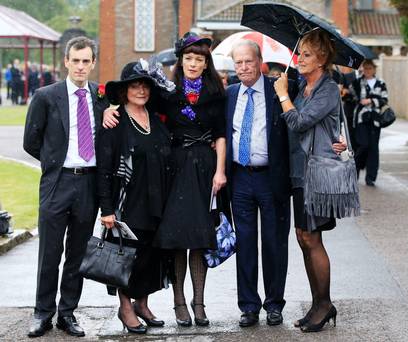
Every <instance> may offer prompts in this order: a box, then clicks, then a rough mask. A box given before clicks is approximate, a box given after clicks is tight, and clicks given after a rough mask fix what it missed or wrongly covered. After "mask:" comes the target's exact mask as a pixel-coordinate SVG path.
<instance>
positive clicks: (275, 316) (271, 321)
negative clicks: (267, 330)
mask: <svg viewBox="0 0 408 342" xmlns="http://www.w3.org/2000/svg"><path fill="white" fill-rule="evenodd" d="M282 322H283V317H282V313H281V312H280V311H279V310H271V311H268V313H267V315H266V323H267V324H268V325H279V324H282Z"/></svg>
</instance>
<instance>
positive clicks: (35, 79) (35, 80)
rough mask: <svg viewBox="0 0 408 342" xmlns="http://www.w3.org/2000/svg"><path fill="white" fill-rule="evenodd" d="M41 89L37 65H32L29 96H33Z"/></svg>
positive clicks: (29, 76)
mask: <svg viewBox="0 0 408 342" xmlns="http://www.w3.org/2000/svg"><path fill="white" fill-rule="evenodd" d="M39 87H40V75H39V73H38V67H37V65H36V64H34V63H33V64H31V66H30V71H29V74H28V95H29V96H33V95H34V92H35V91H36V90H37V89H38V88H39Z"/></svg>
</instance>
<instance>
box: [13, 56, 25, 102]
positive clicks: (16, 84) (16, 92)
mask: <svg viewBox="0 0 408 342" xmlns="http://www.w3.org/2000/svg"><path fill="white" fill-rule="evenodd" d="M10 72H11V103H12V104H19V103H20V97H21V96H22V93H21V90H22V83H23V81H22V72H21V70H20V60H19V59H15V60H14V62H13V66H12V67H11V69H10Z"/></svg>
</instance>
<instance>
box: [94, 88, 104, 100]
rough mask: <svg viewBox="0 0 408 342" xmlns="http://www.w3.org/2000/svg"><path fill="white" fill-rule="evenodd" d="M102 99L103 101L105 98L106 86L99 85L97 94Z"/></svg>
mask: <svg viewBox="0 0 408 342" xmlns="http://www.w3.org/2000/svg"><path fill="white" fill-rule="evenodd" d="M96 95H97V96H98V97H99V98H100V99H102V98H103V97H104V96H105V85H104V84H100V85H98V92H97V94H96Z"/></svg>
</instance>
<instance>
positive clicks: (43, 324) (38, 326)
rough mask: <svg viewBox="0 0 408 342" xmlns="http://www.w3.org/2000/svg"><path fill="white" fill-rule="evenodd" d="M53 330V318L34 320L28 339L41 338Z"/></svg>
mask: <svg viewBox="0 0 408 342" xmlns="http://www.w3.org/2000/svg"><path fill="white" fill-rule="evenodd" d="M51 329H52V323H51V318H47V319H41V318H34V320H33V322H32V324H31V326H30V330H29V332H28V334H27V335H28V337H39V336H42V335H44V334H45V333H46V332H47V331H48V330H51Z"/></svg>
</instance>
